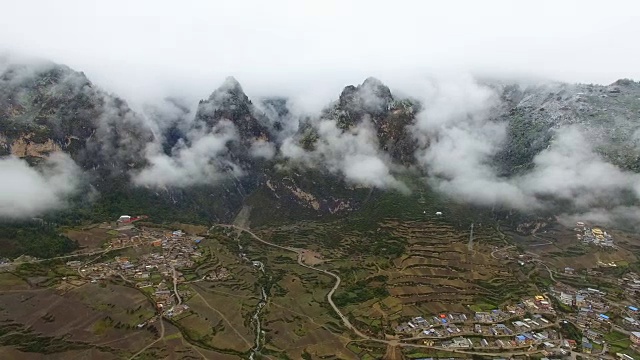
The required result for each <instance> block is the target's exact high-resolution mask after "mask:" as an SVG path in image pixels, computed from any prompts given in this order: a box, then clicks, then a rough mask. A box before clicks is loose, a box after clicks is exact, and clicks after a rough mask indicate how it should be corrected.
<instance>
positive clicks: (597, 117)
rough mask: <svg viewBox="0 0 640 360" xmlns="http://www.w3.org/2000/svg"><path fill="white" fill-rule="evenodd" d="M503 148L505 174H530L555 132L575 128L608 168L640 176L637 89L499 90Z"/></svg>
mask: <svg viewBox="0 0 640 360" xmlns="http://www.w3.org/2000/svg"><path fill="white" fill-rule="evenodd" d="M499 89H500V91H501V94H502V100H503V101H504V107H503V113H502V114H498V115H497V117H498V118H499V119H500V120H502V121H506V122H507V123H508V136H507V142H506V144H505V145H504V147H503V149H502V151H501V152H500V153H499V154H498V163H499V164H500V166H501V168H502V171H503V173H505V174H513V173H517V172H520V171H522V170H526V169H530V168H531V166H532V160H533V158H534V156H535V155H536V154H538V153H539V152H540V151H542V150H543V149H545V148H547V147H548V146H549V144H550V143H551V141H552V139H553V129H559V128H562V127H565V126H573V125H578V126H581V127H582V128H584V129H588V131H586V132H585V134H586V136H587V139H588V141H589V144H585V145H589V146H593V147H594V148H595V150H596V151H597V152H598V153H599V154H600V155H601V156H603V157H604V158H605V159H607V160H608V161H610V162H611V163H613V164H615V165H617V166H619V167H621V168H623V169H627V170H631V171H636V172H637V171H640V146H639V145H640V121H638V118H639V116H640V83H639V82H634V81H631V80H627V79H622V80H618V81H616V82H614V83H612V84H610V85H608V86H602V85H588V84H563V83H552V84H542V85H530V86H518V85H507V86H501V87H500V88H499Z"/></svg>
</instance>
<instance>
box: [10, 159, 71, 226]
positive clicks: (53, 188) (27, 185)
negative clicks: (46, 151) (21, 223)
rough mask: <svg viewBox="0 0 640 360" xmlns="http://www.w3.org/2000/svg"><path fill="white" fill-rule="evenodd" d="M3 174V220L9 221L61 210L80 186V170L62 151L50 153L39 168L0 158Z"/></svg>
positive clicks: (22, 162) (18, 160)
mask: <svg viewBox="0 0 640 360" xmlns="http://www.w3.org/2000/svg"><path fill="white" fill-rule="evenodd" d="M0 174H2V179H3V181H2V185H3V186H2V189H1V190H0V217H2V218H10V219H14V218H22V217H28V216H36V215H40V214H42V213H45V212H47V211H50V210H55V209H60V208H62V207H64V206H65V205H66V201H67V199H68V198H69V197H70V196H72V195H74V194H75V193H76V192H77V190H78V187H79V186H80V184H81V170H80V169H79V168H78V166H77V165H76V164H75V163H74V162H73V160H72V159H71V158H70V157H69V156H68V155H66V154H64V153H60V152H56V153H53V154H51V155H50V156H49V157H48V158H47V159H46V160H45V161H44V163H43V164H41V165H40V166H38V167H30V166H29V164H27V162H26V161H24V160H21V159H18V158H15V157H5V158H1V159H0Z"/></svg>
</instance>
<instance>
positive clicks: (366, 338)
mask: <svg viewBox="0 0 640 360" xmlns="http://www.w3.org/2000/svg"><path fill="white" fill-rule="evenodd" d="M215 226H220V227H225V228H230V229H236V230H238V231H241V232H246V233H247V234H249V235H250V236H251V237H252V238H254V239H255V240H257V241H259V242H261V243H263V244H266V245H268V246H272V247H276V248H278V249H282V250H286V251H291V252H294V253H296V254H297V257H298V265H300V266H302V267H305V268H307V269H311V270H314V271H318V272H321V273H323V274H326V275H329V276H331V277H333V278H334V279H336V283H335V284H334V285H333V287H332V288H331V290H330V291H329V293H328V294H327V301H328V302H329V305H331V308H333V310H334V311H335V312H336V314H337V315H338V316H339V317H340V319H341V320H342V323H343V324H344V326H345V327H346V328H348V329H349V330H351V331H353V332H354V333H355V334H356V335H357V336H358V337H360V338H361V339H362V340H359V341H363V340H364V341H372V342H377V343H382V344H386V345H387V346H388V347H390V348H395V347H413V348H423V349H433V350H444V351H449V352H453V353H460V354H468V355H482V356H518V355H531V354H534V353H538V352H541V350H534V351H514V350H512V351H508V352H497V353H485V352H481V351H473V350H458V349H451V348H442V347H438V346H430V345H422V344H415V343H407V342H403V341H402V340H386V339H378V338H374V337H371V336H369V335H366V334H364V333H362V332H361V331H360V330H358V329H357V328H356V327H355V326H353V325H352V324H351V322H350V321H349V319H348V318H347V317H346V316H345V315H344V314H343V313H342V312H341V311H340V309H339V308H338V307H337V306H336V304H335V303H334V302H333V294H334V293H335V292H336V290H337V289H338V287H339V286H340V282H341V279H340V276H338V275H337V274H335V273H332V272H330V271H328V270H324V269H318V268H315V267H313V266H310V265H307V264H305V263H303V262H302V251H303V249H297V248H293V247H288V246H281V245H277V244H273V243H270V242H268V241H266V240H263V239H262V238H260V237H259V236H258V235H256V234H254V233H253V232H252V231H251V230H248V229H245V228H242V227H239V226H236V225H229V224H216V225H214V227H215ZM502 250H506V249H502ZM387 350H389V349H387ZM392 358H393V357H392Z"/></svg>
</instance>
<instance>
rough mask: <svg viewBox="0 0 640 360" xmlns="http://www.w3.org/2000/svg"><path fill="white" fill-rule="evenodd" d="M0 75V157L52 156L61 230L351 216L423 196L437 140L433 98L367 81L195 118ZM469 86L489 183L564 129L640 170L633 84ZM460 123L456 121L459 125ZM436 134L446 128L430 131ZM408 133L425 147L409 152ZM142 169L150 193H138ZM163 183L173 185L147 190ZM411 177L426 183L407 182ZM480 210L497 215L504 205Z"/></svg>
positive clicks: (89, 87)
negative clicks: (314, 102) (97, 224)
mask: <svg viewBox="0 0 640 360" xmlns="http://www.w3.org/2000/svg"><path fill="white" fill-rule="evenodd" d="M0 69H2V72H1V74H0V156H3V157H6V156H9V155H13V156H15V157H18V158H22V159H25V160H26V161H28V162H29V163H30V164H31V165H32V166H35V167H36V168H38V167H39V166H41V165H42V163H43V161H44V159H46V158H47V157H48V156H49V155H50V154H51V153H53V152H64V153H67V154H69V156H70V157H71V158H72V159H73V161H74V162H75V163H76V164H77V165H78V166H79V167H80V168H81V169H82V170H83V171H84V173H85V174H86V175H87V183H85V184H84V186H85V187H84V190H83V191H80V192H79V194H78V195H77V196H76V197H75V198H74V199H71V200H70V203H69V204H68V206H67V207H66V210H64V211H57V212H50V213H48V215H46V216H49V217H51V218H52V219H54V220H55V221H58V222H60V223H65V222H74V221H75V222H77V221H84V220H92V221H93V220H104V219H107V218H113V217H117V216H118V215H121V214H123V213H133V214H148V215H151V216H152V217H153V218H155V219H156V220H158V221H167V222H171V221H183V222H196V223H211V222H228V221H231V220H232V219H233V218H234V217H235V216H236V215H237V214H238V213H240V211H241V210H242V209H243V208H251V209H252V211H251V213H250V216H249V220H250V221H252V222H253V223H255V224H265V223H268V222H269V221H283V222H284V221H287V220H291V219H308V218H318V217H326V216H329V217H335V216H344V215H346V214H352V213H355V212H357V211H358V210H359V209H360V208H361V207H362V206H363V205H365V204H367V202H369V201H375V199H376V196H378V195H379V194H380V192H385V191H396V190H398V191H400V192H404V193H406V192H408V191H409V190H411V189H407V188H406V186H405V185H402V183H412V184H413V185H412V189H413V190H414V191H415V186H416V185H415V184H417V183H420V184H423V186H431V185H432V184H434V183H433V181H432V179H431V177H432V175H433V174H432V173H434V172H435V170H433V169H432V168H430V167H429V166H430V165H431V164H432V163H433V162H434V161H435V160H434V158H433V156H431V157H430V156H426V157H425V156H423V157H422V159H418V158H417V154H418V153H421V154H423V153H424V152H425V151H427V152H428V151H429V149H430V146H431V145H429V144H430V142H438V141H440V140H441V138H442V137H443V134H441V133H438V132H437V131H436V130H433V131H434V132H433V133H430V132H429V131H431V130H424V129H423V128H421V127H420V124H419V123H420V122H421V121H422V122H424V121H425V119H426V120H427V121H430V120H431V117H433V116H436V118H437V115H438V114H434V113H433V112H429V111H428V110H430V109H431V108H433V107H435V108H438V106H441V105H440V104H438V103H437V101H438V99H423V100H420V101H418V100H415V99H412V98H406V97H400V96H397V95H396V94H394V93H393V92H392V91H391V90H390V89H389V88H388V87H387V86H386V85H384V84H383V83H382V82H381V81H380V80H378V79H375V78H367V79H366V80H365V81H364V82H363V83H362V84H359V85H357V86H353V85H349V86H346V87H345V88H344V89H343V91H342V92H341V93H340V94H336V95H337V99H336V101H335V102H333V103H330V104H328V105H327V107H326V108H325V110H324V111H322V112H321V113H319V114H315V115H309V114H305V115H299V114H297V113H296V111H294V109H292V108H290V103H289V100H288V99H287V98H283V97H269V98H265V99H259V100H254V101H252V100H251V99H250V98H249V96H248V95H247V94H245V92H244V90H243V88H242V86H241V85H240V83H238V81H237V80H235V79H234V78H232V77H229V78H227V79H226V80H225V81H224V83H223V84H222V85H221V86H220V87H218V88H217V89H216V90H214V91H213V92H212V93H211V94H210V96H209V97H208V98H206V99H204V100H201V101H200V102H199V103H198V104H197V110H196V112H195V113H194V114H191V113H190V112H189V108H190V106H189V104H184V103H182V102H181V101H179V100H177V99H166V101H165V105H163V106H164V107H158V108H154V109H147V110H148V111H146V112H145V114H139V113H136V112H135V111H133V110H132V109H131V108H130V107H129V106H128V105H127V103H126V101H124V100H123V99H120V98H118V97H117V96H115V95H112V94H108V93H106V92H105V91H103V90H101V89H99V88H98V87H97V86H95V85H94V84H92V83H91V82H90V81H89V80H88V79H87V77H86V76H85V75H84V74H83V73H81V72H76V71H73V70H72V69H70V68H68V67H66V66H64V65H57V64H52V63H39V64H30V65H24V64H4V65H3V66H1V67H0ZM478 86H483V87H484V88H485V90H486V89H490V90H491V92H492V93H494V94H496V95H497V97H496V98H497V102H496V104H494V106H492V107H491V108H490V109H489V111H488V112H487V115H486V117H487V119H484V120H482V121H490V122H492V123H495V124H499V125H500V126H504V129H505V136H504V141H502V142H496V143H495V144H494V143H491V145H490V146H489V147H488V149H490V150H491V152H489V155H490V157H489V158H487V159H485V158H482V159H481V162H482V163H483V166H484V165H486V166H487V167H486V169H496V171H497V174H496V175H495V176H496V178H498V179H509V178H511V177H514V176H519V175H526V174H528V172H530V171H531V170H532V169H534V168H535V167H536V166H537V165H536V162H535V159H536V157H538V156H539V155H540V154H542V153H544V152H545V151H547V150H548V149H549V147H550V146H551V145H552V144H553V143H554V141H555V140H554V139H555V138H556V137H557V132H556V130H557V129H560V128H565V127H569V126H581V127H582V128H583V129H584V130H585V134H586V135H585V136H586V139H587V140H586V142H588V144H585V146H586V147H589V148H591V147H592V148H593V149H594V151H595V152H596V153H597V154H599V155H600V156H602V157H603V158H604V159H605V160H606V161H608V162H610V163H611V164H613V165H615V166H618V167H619V168H621V169H623V170H626V171H630V172H638V171H640V152H639V149H640V147H639V146H638V145H639V144H638V141H639V139H640V122H639V121H638V120H637V119H638V115H639V114H640V101H639V100H638V99H640V83H637V82H633V81H631V80H619V81H617V82H615V83H613V84H611V85H609V86H600V85H584V84H563V83H545V84H530V85H522V84H510V83H502V82H497V81H489V82H486V83H483V84H480V85H478ZM471 100H473V99H471ZM464 105H465V104H464V102H462V103H461V105H459V106H460V107H464ZM425 109H426V110H425ZM454 110H458V109H454ZM469 111H471V110H469ZM461 114H462V115H461V116H460V119H461V121H466V119H467V118H469V117H472V116H471V115H472V114H469V113H465V112H464V111H461ZM474 121H476V120H474ZM154 123H155V125H153V124H154ZM471 124H473V122H471ZM453 125H455V124H453ZM449 127H455V126H452V125H450V126H448V127H447V126H443V128H444V129H448V128H449ZM454 130H455V129H454ZM425 131H426V132H425ZM470 131H472V132H473V131H475V130H474V129H473V128H471V130H470ZM417 132H422V134H423V135H424V137H425V138H426V141H425V142H424V143H421V144H418V139H417V138H418V137H417V136H416V133H417ZM453 134H455V132H454V133H453ZM471 136H472V137H474V136H475V135H474V134H473V133H472V134H471ZM482 136H484V135H480V133H478V135H477V136H475V137H476V138H477V139H476V140H478V141H480V142H482V141H483V139H482ZM456 141H463V140H462V138H460V139H458V138H456V137H453V143H452V145H456ZM483 146H484V145H483ZM485 148H487V147H482V146H481V147H480V148H479V149H480V150H483V151H484V149H485ZM448 151H450V152H453V151H455V149H449V150H448ZM469 154H470V155H474V154H475V153H469ZM470 157H473V156H470ZM0 159H1V158H0ZM425 159H426V160H425ZM463 160H468V159H465V158H460V159H457V160H456V161H449V162H446V163H445V164H444V165H446V166H456V162H457V161H460V163H461V164H463ZM425 163H426V166H427V168H426V169H425V168H424V166H425ZM485 163H486V164H485ZM464 164H466V163H464ZM472 165H473V164H472ZM460 166H463V165H460ZM464 166H466V165H464ZM149 168H153V169H154V172H153V173H152V174H153V176H154V177H156V179H154V180H158V181H154V182H152V183H150V182H144V181H140V177H139V175H140V174H141V172H142V171H144V170H145V169H149ZM209 168H211V169H209ZM486 169H485V170H483V171H484V172H486V171H487V170H486ZM436 170H437V169H436ZM194 171H195V172H197V174H195V175H194V174H193V173H192V172H194ZM481 174H483V173H481ZM169 175H171V177H172V179H181V178H184V179H186V180H185V181H178V182H176V181H173V182H169V181H167V182H163V181H160V180H162V178H163V177H164V176H167V177H169ZM196 175H197V176H199V177H196ZM455 176H456V174H455V173H454V174H453V175H452V174H448V173H446V174H445V175H444V176H443V177H444V178H445V180H447V177H455ZM424 177H426V178H428V179H430V180H429V181H428V182H426V183H425V182H424V181H423V180H420V181H419V182H418V181H416V179H422V178H424ZM406 179H409V181H404V180H406ZM399 184H400V185H399ZM427 184H428V185H427ZM403 186H405V187H403ZM375 189H378V190H379V191H375ZM86 194H92V195H91V199H90V200H87V198H88V196H86ZM445 195H447V194H445ZM398 196H404V195H398ZM545 196H546V195H545ZM456 201H458V202H459V201H462V202H463V203H464V200H460V199H456ZM469 201H471V200H469ZM493 208H494V210H496V211H497V210H500V209H506V210H509V206H506V205H504V204H500V205H499V206H497V207H496V206H493ZM532 211H533V210H532ZM534 212H535V211H534ZM37 215H41V214H37Z"/></svg>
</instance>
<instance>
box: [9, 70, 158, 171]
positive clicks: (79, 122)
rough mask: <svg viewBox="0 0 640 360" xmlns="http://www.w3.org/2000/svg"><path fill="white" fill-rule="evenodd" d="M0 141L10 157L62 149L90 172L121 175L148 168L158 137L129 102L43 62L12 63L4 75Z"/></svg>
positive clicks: (81, 74)
mask: <svg viewBox="0 0 640 360" xmlns="http://www.w3.org/2000/svg"><path fill="white" fill-rule="evenodd" d="M0 139H2V141H0V142H1V143H3V145H1V146H2V147H3V150H0V151H3V152H4V153H5V154H7V153H10V154H13V155H15V156H19V157H43V156H45V155H46V154H48V153H50V152H53V151H57V150H62V151H65V152H68V153H69V154H70V155H71V156H72V158H73V159H74V160H75V161H76V162H77V163H78V164H79V165H81V166H82V167H83V168H85V169H98V168H100V169H101V171H102V170H105V172H103V174H107V173H109V174H111V173H114V174H118V173H120V174H122V173H124V172H126V170H127V169H128V168H130V167H132V166H140V165H141V164H143V162H144V158H143V150H144V148H145V146H146V145H147V143H148V142H149V141H151V140H152V139H153V134H152V133H151V131H150V130H149V129H148V128H147V127H146V125H145V124H144V122H143V121H142V119H141V118H140V117H139V116H138V115H137V114H136V113H134V112H133V111H132V110H131V109H130V108H129V107H128V105H127V103H126V102H125V101H124V100H122V99H119V98H117V97H114V96H112V95H109V94H107V93H105V92H103V91H102V90H100V89H97V88H96V87H94V86H93V84H92V83H91V82H90V81H89V80H88V79H87V78H86V76H85V75H84V74H83V73H80V72H76V71H73V70H71V69H69V68H68V67H66V66H62V65H57V64H53V63H39V64H32V65H29V66H27V65H18V64H16V65H14V64H9V65H7V66H6V67H5V68H4V71H3V72H2V73H1V74H0ZM106 170H109V171H108V172H107V171H106Z"/></svg>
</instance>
